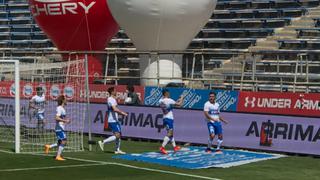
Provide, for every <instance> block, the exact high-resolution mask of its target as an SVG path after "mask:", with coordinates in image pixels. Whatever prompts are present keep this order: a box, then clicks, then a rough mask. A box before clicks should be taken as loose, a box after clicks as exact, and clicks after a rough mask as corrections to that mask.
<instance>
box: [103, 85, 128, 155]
mask: <svg viewBox="0 0 320 180" xmlns="http://www.w3.org/2000/svg"><path fill="white" fill-rule="evenodd" d="M108 92H109V97H108V100H107V106H108V127H109V128H110V129H111V130H112V133H113V135H112V136H110V137H108V138H106V139H104V140H103V141H98V144H99V146H100V148H101V150H102V151H104V144H106V143H110V142H112V141H115V142H116V149H115V151H114V153H115V154H125V152H123V151H121V150H120V144H121V125H120V123H119V120H118V114H121V115H123V116H127V115H128V114H127V113H126V112H124V111H121V110H120V109H119V108H118V103H117V100H116V94H117V92H116V90H115V89H114V87H110V88H109V89H108Z"/></svg>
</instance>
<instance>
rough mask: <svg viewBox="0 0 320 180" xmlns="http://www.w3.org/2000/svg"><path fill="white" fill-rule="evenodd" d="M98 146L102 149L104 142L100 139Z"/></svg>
mask: <svg viewBox="0 0 320 180" xmlns="http://www.w3.org/2000/svg"><path fill="white" fill-rule="evenodd" d="M98 144H99V147H100V149H101V151H104V144H103V142H102V141H98Z"/></svg>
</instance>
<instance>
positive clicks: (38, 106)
mask: <svg viewBox="0 0 320 180" xmlns="http://www.w3.org/2000/svg"><path fill="white" fill-rule="evenodd" d="M36 91H37V94H36V95H34V96H33V97H32V98H31V99H30V101H29V109H32V110H33V111H34V114H35V115H34V116H35V117H36V119H37V128H38V130H43V129H44V125H45V122H46V121H45V118H44V112H45V104H46V97H45V94H44V92H43V89H42V87H37V88H36Z"/></svg>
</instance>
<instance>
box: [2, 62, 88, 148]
mask: <svg viewBox="0 0 320 180" xmlns="http://www.w3.org/2000/svg"><path fill="white" fill-rule="evenodd" d="M15 68H19V74H20V78H19V79H17V78H16V79H15V77H17V76H16V75H15V72H16V70H15ZM85 71H86V68H85V60H76V61H70V62H59V63H40V62H38V63H24V64H23V63H20V64H19V65H18V67H17V63H15V62H14V61H12V62H10V61H3V60H0V143H1V144H3V146H7V148H11V149H12V148H15V151H16V152H19V151H20V152H23V153H42V152H44V145H45V144H53V143H56V142H57V139H56V135H55V126H56V121H55V116H56V108H57V101H56V100H57V98H58V97H59V96H60V95H65V97H66V99H67V105H66V106H65V110H66V117H67V118H69V119H70V120H71V122H70V123H69V124H66V125H65V131H66V134H67V140H68V144H67V146H66V148H65V151H81V150H83V129H84V122H85V115H86V114H85V113H86V104H85V102H86V101H85V100H84V99H83V98H81V96H80V94H81V93H84V92H85V88H86V82H87V81H86V77H85V75H86V73H85ZM15 83H18V84H19V86H20V88H19V90H20V93H19V94H18V98H15V94H17V93H16V92H18V91H17V88H16V85H15ZM17 104H18V105H19V108H18V109H17V110H20V113H19V114H20V116H19V114H16V113H15V112H16V110H15V107H16V105H17ZM17 126H18V127H19V128H17ZM53 152H55V151H53Z"/></svg>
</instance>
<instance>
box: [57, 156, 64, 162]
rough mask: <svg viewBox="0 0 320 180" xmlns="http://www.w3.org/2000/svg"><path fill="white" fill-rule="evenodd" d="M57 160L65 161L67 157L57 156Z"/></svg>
mask: <svg viewBox="0 0 320 180" xmlns="http://www.w3.org/2000/svg"><path fill="white" fill-rule="evenodd" d="M56 160H57V161H65V160H66V159H64V158H62V157H61V156H56Z"/></svg>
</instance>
